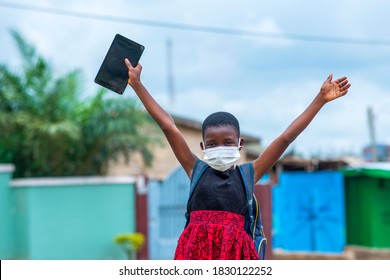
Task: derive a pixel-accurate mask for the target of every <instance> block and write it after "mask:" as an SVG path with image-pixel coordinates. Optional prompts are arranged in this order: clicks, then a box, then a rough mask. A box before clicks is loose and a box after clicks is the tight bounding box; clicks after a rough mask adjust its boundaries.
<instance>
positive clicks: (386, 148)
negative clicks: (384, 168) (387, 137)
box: [363, 144, 390, 162]
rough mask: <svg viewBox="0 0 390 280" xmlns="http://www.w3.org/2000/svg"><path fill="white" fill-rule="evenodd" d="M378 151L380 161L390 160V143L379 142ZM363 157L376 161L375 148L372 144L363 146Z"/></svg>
mask: <svg viewBox="0 0 390 280" xmlns="http://www.w3.org/2000/svg"><path fill="white" fill-rule="evenodd" d="M376 153H377V157H378V161H381V162H384V161H390V145H386V144H377V145H376ZM363 158H364V159H365V160H366V161H374V160H373V150H372V147H371V146H366V147H364V148H363Z"/></svg>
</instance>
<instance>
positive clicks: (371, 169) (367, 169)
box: [344, 162, 390, 179]
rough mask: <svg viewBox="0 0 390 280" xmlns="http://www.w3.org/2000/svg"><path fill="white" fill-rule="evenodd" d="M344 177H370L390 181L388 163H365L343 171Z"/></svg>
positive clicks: (389, 163) (389, 164)
mask: <svg viewBox="0 0 390 280" xmlns="http://www.w3.org/2000/svg"><path fill="white" fill-rule="evenodd" d="M344 174H345V175H346V176H350V177H352V176H362V175H364V176H370V177H379V178H388V179H390V162H367V163H363V164H362V165H360V166H359V167H355V168H353V169H348V170H345V171H344Z"/></svg>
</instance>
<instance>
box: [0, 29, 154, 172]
mask: <svg viewBox="0 0 390 280" xmlns="http://www.w3.org/2000/svg"><path fill="white" fill-rule="evenodd" d="M11 34H12V36H13V38H14V40H15V42H16V44H17V48H18V51H19V53H20V55H21V59H22V61H23V63H22V65H21V67H20V68H19V69H18V70H17V71H12V69H10V67H8V66H7V65H3V64H0V135H1V136H0V162H3V163H13V164H15V167H16V170H15V177H31V176H72V175H104V174H106V172H107V168H108V163H109V162H110V161H111V160H114V161H115V160H117V159H118V158H119V156H121V155H123V156H124V157H125V159H126V160H129V157H130V155H131V154H132V153H133V152H135V151H138V152H140V153H141V155H142V156H143V158H144V160H145V162H146V163H147V164H150V163H151V160H152V154H151V151H150V147H151V145H153V144H156V143H158V142H159V134H158V132H157V129H156V126H155V125H154V123H153V121H152V120H151V118H150V117H149V116H148V114H146V112H145V111H144V110H142V109H140V108H139V106H138V103H137V102H136V100H135V99H132V98H129V97H124V96H120V97H117V96H115V95H114V94H112V93H107V91H106V90H104V89H101V90H99V92H98V93H97V94H96V95H95V96H93V97H90V98H86V97H83V94H82V88H81V78H80V77H81V72H80V71H78V70H75V71H71V72H69V73H66V74H64V75H62V76H60V77H56V76H55V75H54V73H53V70H52V69H51V67H50V65H49V63H48V62H47V61H46V60H45V59H44V58H43V57H42V56H41V55H39V54H38V53H37V51H36V49H35V48H34V47H33V46H32V45H31V44H29V43H27V42H26V41H25V40H24V39H23V38H22V36H21V35H20V34H19V33H17V32H15V31H12V32H11Z"/></svg>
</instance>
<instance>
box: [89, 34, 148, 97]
mask: <svg viewBox="0 0 390 280" xmlns="http://www.w3.org/2000/svg"><path fill="white" fill-rule="evenodd" d="M144 49H145V47H144V46H142V45H140V44H138V43H136V42H134V41H132V40H130V39H128V38H126V37H123V36H122V35H120V34H116V35H115V38H114V40H113V41H112V44H111V46H110V48H109V50H108V52H107V54H106V57H105V58H104V60H103V63H102V65H101V66H100V69H99V71H98V73H97V75H96V78H95V82H96V83H97V84H99V85H101V86H103V87H105V88H108V89H109V90H112V91H114V92H116V93H118V94H123V92H124V91H125V88H126V86H127V81H128V78H129V76H128V70H127V67H126V64H125V58H128V59H129V61H130V63H131V64H132V65H133V66H134V67H135V66H137V64H138V61H139V59H140V58H141V55H142V53H143V51H144Z"/></svg>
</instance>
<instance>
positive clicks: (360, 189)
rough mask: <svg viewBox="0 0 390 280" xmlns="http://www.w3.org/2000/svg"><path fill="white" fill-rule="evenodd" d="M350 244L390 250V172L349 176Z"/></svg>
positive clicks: (346, 173) (370, 171) (347, 193)
mask: <svg viewBox="0 0 390 280" xmlns="http://www.w3.org/2000/svg"><path fill="white" fill-rule="evenodd" d="M345 183H346V184H345V199H346V220H347V243H348V244H355V245H362V246H367V247H373V248H390V171H387V170H358V171H349V172H345Z"/></svg>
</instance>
